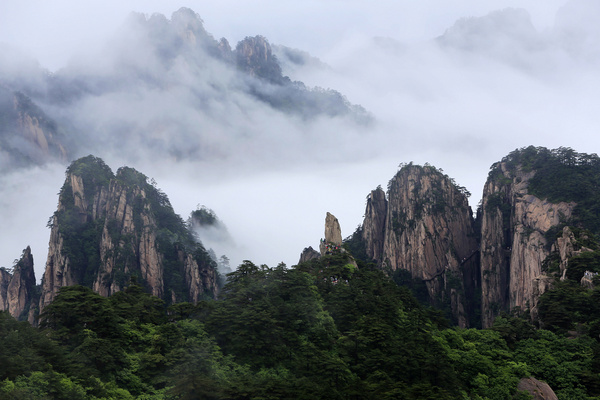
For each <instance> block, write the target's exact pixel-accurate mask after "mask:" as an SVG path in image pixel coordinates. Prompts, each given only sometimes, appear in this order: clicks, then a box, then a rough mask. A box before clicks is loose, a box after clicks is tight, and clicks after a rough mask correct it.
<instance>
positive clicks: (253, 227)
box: [0, 0, 600, 279]
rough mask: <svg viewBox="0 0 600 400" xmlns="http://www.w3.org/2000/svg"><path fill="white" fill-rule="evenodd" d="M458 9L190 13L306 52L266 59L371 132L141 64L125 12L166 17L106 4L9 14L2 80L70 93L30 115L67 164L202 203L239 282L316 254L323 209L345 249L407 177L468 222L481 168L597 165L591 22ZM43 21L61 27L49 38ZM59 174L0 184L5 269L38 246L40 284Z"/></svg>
mask: <svg viewBox="0 0 600 400" xmlns="http://www.w3.org/2000/svg"><path fill="white" fill-rule="evenodd" d="M457 3H458V4H452V7H450V5H449V4H445V3H442V2H435V1H430V2H419V4H418V5H417V4H412V3H411V2H391V1H383V2H381V3H377V5H370V6H369V5H363V4H362V3H361V2H357V1H350V2H338V1H327V2H319V3H316V2H303V3H300V2H298V3H296V2H286V3H285V6H284V5H282V4H280V3H275V2H273V1H267V0H265V1H259V2H241V3H237V2H236V9H237V8H238V7H241V8H240V12H236V13H234V14H235V15H232V13H231V12H230V10H231V7H233V6H232V4H228V2H224V3H222V4H221V3H219V5H215V4H211V5H207V4H204V3H203V2H191V3H190V4H189V7H190V8H192V9H193V10H194V11H195V12H196V13H198V14H199V15H200V17H201V18H202V20H203V21H204V29H206V31H207V32H208V33H209V34H210V35H212V36H214V37H215V38H220V37H222V36H223V37H225V38H227V39H228V40H229V42H230V43H231V46H232V47H235V44H236V43H237V41H239V40H242V39H243V38H244V37H246V36H253V35H257V34H261V35H264V36H265V37H266V38H267V39H268V41H269V42H270V43H271V44H274V45H275V44H276V45H280V46H286V47H287V48H290V49H298V50H299V51H302V52H305V55H307V56H309V57H310V58H311V59H309V61H310V60H312V62H298V59H288V58H286V55H285V53H284V52H283V51H282V50H281V49H282V48H281V47H279V48H277V47H276V48H274V51H275V52H276V55H277V57H278V58H279V61H280V64H281V65H282V67H283V74H284V75H287V76H289V77H290V79H291V80H292V81H301V82H303V83H304V84H305V85H306V86H307V87H308V88H309V89H312V88H315V87H318V88H324V89H333V90H335V91H337V92H339V93H341V94H342V95H343V96H345V98H346V99H347V101H348V102H349V103H350V104H351V105H357V106H358V105H360V106H362V107H363V108H364V109H365V110H366V112H367V113H368V114H369V116H370V120H369V122H367V123H363V122H360V121H357V119H356V118H352V116H348V115H329V114H327V113H323V114H318V115H314V116H308V117H307V116H306V115H304V114H301V113H289V112H285V111H282V110H279V109H274V108H273V107H271V106H270V105H269V104H267V103H265V102H264V101H260V100H258V99H257V98H256V97H254V96H252V95H251V93H252V92H251V90H250V89H249V87H250V86H251V85H256V84H257V83H256V82H257V81H253V80H247V79H245V78H240V75H239V74H238V73H237V71H236V70H235V69H234V68H230V67H227V66H226V65H225V64H223V63H221V62H219V61H215V60H214V59H212V58H210V57H205V56H204V54H203V53H202V54H200V53H199V54H200V55H199V56H198V55H196V56H195V55H191V56H189V57H188V56H185V57H184V56H177V57H174V58H168V59H167V58H161V57H158V56H157V55H156V54H157V53H156V52H153V51H150V50H151V49H155V48H156V47H155V46H156V42H153V41H151V40H150V39H149V38H148V36H145V35H144V34H142V33H143V32H144V31H143V26H145V25H144V24H145V23H146V22H139V23H138V24H137V25H136V23H135V20H134V23H132V22H131V18H132V17H131V16H128V15H129V12H130V11H137V12H143V13H145V15H142V17H143V18H142V19H143V21H150V20H152V18H155V19H154V20H153V21H155V22H156V23H157V24H158V23H163V22H164V21H163V20H162V19H161V18H160V17H159V16H154V17H153V16H152V14H153V13H154V12H159V13H163V14H164V15H166V18H165V20H168V19H170V18H171V14H172V13H173V12H174V11H176V9H177V8H178V7H174V6H172V5H170V4H169V5H167V4H166V2H161V1H155V2H144V3H143V5H141V3H137V4H136V3H135V2H134V3H127V4H126V5H124V4H116V3H115V4H113V5H112V6H110V7H106V4H111V3H110V2H109V3H106V2H103V3H102V4H104V5H105V8H104V9H103V11H99V3H96V2H91V3H90V5H89V6H86V7H88V8H86V7H84V6H83V5H81V6H75V5H71V4H69V6H68V7H66V6H65V4H67V3H66V2H63V3H61V2H59V3H55V4H58V6H55V7H54V8H53V9H52V10H50V9H49V6H48V5H46V4H45V3H44V2H39V3H38V4H37V6H38V7H37V9H36V10H37V11H36V12H35V13H31V12H29V11H30V10H25V9H22V8H20V7H19V6H18V5H15V4H12V3H11V4H3V5H1V6H0V15H3V17H0V18H2V19H3V20H4V19H6V20H7V24H2V22H5V21H0V42H4V44H3V46H8V47H9V48H11V49H13V50H11V51H14V52H17V53H19V54H22V56H19V57H16V56H15V57H0V60H1V61H2V62H1V64H2V65H0V71H2V74H3V76H4V77H7V76H8V75H10V77H9V78H10V79H12V80H13V81H14V80H15V79H20V81H21V82H25V83H26V84H27V85H30V86H32V87H37V88H40V87H42V92H44V91H46V92H48V93H50V92H51V90H49V89H48V87H46V86H45V85H48V84H47V83H44V82H47V81H44V79H43V76H44V75H45V74H50V75H52V77H53V79H55V80H57V81H60V82H62V83H63V84H64V82H67V83H69V85H70V86H69V85H66V86H61V87H72V88H74V90H73V91H71V92H68V93H63V96H62V97H60V102H57V100H56V99H57V97H49V96H47V95H40V96H39V97H38V102H39V104H40V105H41V106H42V108H43V109H44V110H46V112H48V113H49V114H50V115H51V116H52V117H53V118H54V119H55V120H57V121H58V122H59V123H60V124H62V125H63V126H67V127H68V129H69V130H70V132H76V133H77V135H73V134H72V135H71V136H69V137H70V140H72V141H73V143H74V145H75V148H77V149H78V150H77V151H78V152H79V153H78V154H75V155H74V156H83V155H86V154H88V153H93V154H94V155H96V156H99V157H101V158H103V159H104V160H105V162H106V163H107V164H108V165H109V166H110V167H111V168H112V169H113V170H116V169H117V168H118V167H120V166H123V165H128V166H131V167H134V168H136V169H138V170H139V171H140V172H142V173H144V174H145V175H147V176H148V177H150V178H154V179H155V180H156V182H157V185H158V187H159V188H161V189H162V190H163V191H164V192H165V193H166V194H167V195H168V196H169V198H170V200H171V202H172V204H173V206H174V208H175V211H176V212H177V213H179V214H180V215H181V216H182V217H183V218H184V219H186V218H187V216H188V215H189V213H190V212H191V211H192V210H194V209H195V208H196V206H197V205H198V204H203V205H206V206H207V207H209V208H211V209H212V210H214V211H215V213H216V215H217V216H218V217H219V219H220V220H221V221H223V223H224V224H225V225H226V226H227V228H228V231H229V233H230V235H231V238H232V240H231V242H230V243H228V244H227V245H225V246H223V247H222V248H218V244H216V243H210V245H207V247H214V248H215V251H216V253H217V256H220V255H221V254H226V255H227V256H228V257H229V258H230V259H231V265H232V267H235V266H237V265H238V264H240V263H241V262H242V260H245V259H248V260H251V261H253V262H254V263H256V264H263V263H264V264H267V265H269V266H275V265H277V264H278V263H279V262H284V263H286V264H287V265H294V264H295V263H297V261H298V259H299V255H300V252H301V251H302V249H303V248H304V247H306V246H309V245H310V246H313V247H316V246H318V243H319V239H320V238H321V237H322V236H323V230H324V220H325V214H326V212H331V213H332V214H334V215H335V216H336V217H337V218H338V219H339V221H340V224H341V228H342V234H343V236H344V237H346V236H348V235H350V234H352V232H353V231H354V230H355V229H356V227H357V226H358V225H359V224H360V223H361V222H362V216H363V212H364V207H365V198H366V196H367V195H368V193H369V192H370V190H372V189H374V188H375V187H377V185H382V187H386V185H387V182H388V181H389V180H390V179H391V178H392V177H393V176H394V174H395V173H396V171H397V168H398V165H399V164H400V163H403V162H409V161H413V162H415V163H417V164H423V163H425V162H429V163H430V164H432V165H435V166H436V167H439V168H442V169H443V170H444V172H445V173H446V174H448V175H449V176H450V177H452V178H454V179H455V180H456V182H457V183H458V184H460V185H462V186H465V187H466V188H467V189H468V190H469V191H470V192H471V193H472V196H471V198H470V203H471V206H472V207H473V208H475V207H476V206H477V203H478V202H479V200H480V198H481V192H482V190H483V184H484V182H485V179H486V177H487V173H488V170H489V168H490V166H491V165H492V164H493V163H494V162H496V161H499V160H500V159H501V158H502V157H504V156H505V155H507V154H508V153H509V152H510V151H512V150H514V149H516V148H520V147H524V146H528V145H535V146H544V147H548V148H556V147H560V146H563V147H572V148H573V149H575V150H577V151H578V152H586V153H597V152H598V147H599V142H600V139H599V136H598V135H597V132H598V128H599V127H600V116H599V115H598V112H597V111H596V108H597V106H596V105H597V104H598V100H599V96H600V90H598V89H599V87H598V86H600V77H599V76H598V73H597V71H598V63H599V62H600V58H599V54H598V50H597V49H598V48H600V47H599V46H598V45H599V44H600V43H599V42H600V32H599V29H598V28H597V27H596V24H595V21H597V20H598V17H600V7H598V6H597V5H596V3H594V2H593V1H583V0H581V1H570V2H565V1H550V2H545V3H544V4H543V5H542V4H539V3H537V2H533V1H520V2H516V1H515V2H510V1H492V2H485V5H483V4H480V2H475V1H461V2H457ZM61 4H62V5H63V6H64V7H61ZM86 4H87V3H86ZM238 4H239V5H238ZM228 5H229V6H230V7H229V8H228ZM133 6H135V7H137V9H128V8H127V7H133ZM517 6H518V7H523V8H510V7H517ZM65 7H66V8H65ZM142 7H143V8H142ZM317 10H318V11H319V12H316V11H317ZM96 11H97V12H96ZM94 12H96V13H95V14H94ZM88 14H89V15H88ZM90 15H94V18H90ZM135 18H138V21H139V18H140V15H139V14H138V15H137V17H135V16H134V19H135ZM8 19H10V22H8ZM48 21H52V24H51V26H53V27H54V28H53V29H51V30H50V31H49V32H43V30H42V29H41V28H40V27H41V26H44V25H43V23H44V22H45V23H48ZM161 21H163V22H161ZM140 24H141V25H140ZM140 26H142V28H140ZM25 32H26V34H25ZM75 33H77V34H75ZM42 36H44V39H43V40H42V39H41V37H42ZM75 36H76V37H77V39H73V37H75ZM68 37H70V38H71V39H67V38H68ZM165 40H166V39H165ZM160 43H162V45H164V48H165V49H166V50H168V49H169V48H170V47H169V43H170V42H168V41H164V42H160ZM153 46H154V47H153ZM42 47H43V48H42ZM49 48H53V49H55V51H48V49H49ZM294 51H295V50H294ZM5 54H6V53H5ZM16 59H18V60H20V61H19V64H18V65H17V63H16V62H15V61H14V60H16ZM11 60H12V62H11ZM36 60H37V61H36ZM165 60H168V62H166V61H165ZM23 66H26V67H23ZM9 73H10V74H9ZM40 77H42V78H40ZM73 77H76V78H77V79H73ZM115 78H118V79H115ZM40 82H42V83H40ZM81 82H83V84H81ZM82 87H83V88H84V89H85V90H83V91H81V90H79V89H81V88H82ZM75 89H77V90H75ZM259 89H260V90H263V91H265V92H267V91H272V90H274V87H273V86H270V85H269V84H267V83H262V84H261V87H260V88H259ZM46 92H44V93H46ZM0 165H1V163H0ZM65 168H66V164H65V165H56V164H47V165H43V166H38V167H35V168H31V169H20V170H16V171H6V172H2V174H0V179H1V183H2V187H1V189H0V190H1V191H2V193H1V200H0V201H1V203H2V204H1V205H2V207H1V209H0V213H1V216H2V220H3V221H5V223H4V229H3V230H2V233H1V235H2V239H1V240H0V265H1V266H11V265H12V260H14V259H15V258H17V257H18V256H19V255H20V254H21V251H22V249H23V248H25V247H26V246H27V245H31V246H32V251H33V255H34V257H35V267H36V276H37V277H38V279H40V278H41V276H42V273H43V270H44V263H45V258H46V251H47V244H48V239H49V229H47V228H46V227H45V225H46V222H47V220H48V218H49V217H50V215H52V213H53V212H54V211H55V209H56V205H57V202H58V196H57V193H58V191H59V189H60V186H61V185H62V182H63V180H64V170H65Z"/></svg>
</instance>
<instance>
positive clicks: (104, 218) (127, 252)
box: [40, 156, 218, 309]
mask: <svg viewBox="0 0 600 400" xmlns="http://www.w3.org/2000/svg"><path fill="white" fill-rule="evenodd" d="M131 277H136V279H137V280H138V281H140V283H142V284H143V285H144V286H145V287H146V288H147V289H148V291H149V292H150V293H151V294H152V295H154V296H157V297H161V298H163V299H165V300H166V301H173V302H175V301H190V302H194V303H195V302H197V301H199V300H200V299H202V298H205V297H215V296H216V293H217V290H218V275H217V272H216V265H215V264H214V262H213V261H212V260H211V259H210V257H209V255H208V253H207V252H206V251H205V250H204V248H203V247H202V245H201V244H199V243H196V242H195V241H194V239H193V235H192V234H191V232H190V231H189V230H188V229H187V228H186V226H185V224H184V223H183V220H182V219H181V218H180V217H179V216H177V215H176V214H175V213H174V212H173V209H172V207H171V205H170V203H169V201H168V199H167V197H166V195H164V194H163V193H162V192H160V191H159V190H158V189H156V188H155V187H154V186H152V185H150V184H148V183H147V178H146V177H145V176H144V175H143V174H141V173H139V172H137V171H135V170H134V169H132V168H127V167H123V168H120V169H119V170H118V171H117V174H116V176H115V175H113V173H112V171H110V168H108V167H107V166H106V165H105V164H104V163H103V161H102V160H100V159H98V158H95V157H93V156H88V157H85V158H83V159H80V160H77V161H75V162H74V163H73V164H72V165H71V166H70V167H69V169H68V170H67V177H66V180H65V184H64V186H63V188H62V189H61V193H60V197H59V205H58V210H57V212H56V213H55V214H54V216H53V219H52V227H51V233H50V243H49V252H48V260H47V263H46V270H45V272H44V277H43V279H42V294H41V299H40V309H42V308H43V307H44V306H45V305H47V304H48V303H50V302H51V301H52V300H53V299H54V297H55V296H56V294H57V293H58V290H59V289H60V288H61V287H63V286H69V285H75V284H81V285H84V286H88V287H91V288H93V290H94V291H96V292H97V293H99V294H101V295H103V296H109V295H111V294H113V293H115V292H118V291H120V290H122V289H123V288H124V287H125V286H126V285H127V284H128V282H129V279H131Z"/></svg>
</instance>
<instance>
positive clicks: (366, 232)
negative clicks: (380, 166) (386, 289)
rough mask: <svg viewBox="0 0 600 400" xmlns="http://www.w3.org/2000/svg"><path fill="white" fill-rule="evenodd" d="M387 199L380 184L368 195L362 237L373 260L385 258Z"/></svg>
mask: <svg viewBox="0 0 600 400" xmlns="http://www.w3.org/2000/svg"><path fill="white" fill-rule="evenodd" d="M387 207H388V204H387V199H386V198H385V192H384V191H383V189H382V188H381V186H379V187H378V188H377V189H375V190H373V191H372V192H371V193H370V194H369V196H368V197H367V208H366V210H365V223H364V224H363V230H362V237H363V240H364V242H365V244H366V253H367V256H369V257H370V258H372V259H373V260H382V259H383V254H382V252H383V241H384V238H385V220H386V218H387Z"/></svg>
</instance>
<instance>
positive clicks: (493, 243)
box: [480, 162, 575, 327]
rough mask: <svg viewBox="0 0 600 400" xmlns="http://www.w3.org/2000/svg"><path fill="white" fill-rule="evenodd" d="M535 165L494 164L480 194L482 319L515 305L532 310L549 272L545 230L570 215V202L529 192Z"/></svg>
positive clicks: (489, 321) (488, 319) (486, 321)
mask: <svg viewBox="0 0 600 400" xmlns="http://www.w3.org/2000/svg"><path fill="white" fill-rule="evenodd" d="M534 175H535V171H524V170H523V168H522V167H521V166H516V167H510V168H509V166H507V164H506V163H504V162H502V163H498V164H497V165H495V166H494V168H493V170H492V172H491V173H490V176H489V178H488V181H487V182H486V184H485V187H484V191H483V198H482V212H483V217H482V225H481V250H480V251H481V285H482V324H483V326H484V327H489V326H491V325H492V323H493V321H494V318H495V316H496V315H498V313H499V312H500V311H503V310H504V311H509V310H512V309H514V308H515V307H519V308H520V309H522V310H526V309H529V310H532V311H533V312H535V308H536V305H537V301H538V299H539V296H541V295H542V294H543V293H544V292H545V291H546V290H547V288H548V287H549V285H550V283H551V277H549V276H547V275H546V274H545V273H544V272H543V271H542V263H543V261H544V260H545V259H546V257H547V256H548V255H549V254H550V247H551V245H552V243H548V240H547V238H546V236H545V234H546V232H548V230H549V229H550V228H552V227H554V226H556V225H558V224H559V223H560V222H561V221H562V220H567V219H569V218H570V217H571V215H572V212H573V209H574V207H575V203H564V202H561V203H550V202H548V201H546V200H542V199H539V198H537V197H535V196H533V195H531V194H529V193H528V185H529V181H530V180H531V178H533V176H534Z"/></svg>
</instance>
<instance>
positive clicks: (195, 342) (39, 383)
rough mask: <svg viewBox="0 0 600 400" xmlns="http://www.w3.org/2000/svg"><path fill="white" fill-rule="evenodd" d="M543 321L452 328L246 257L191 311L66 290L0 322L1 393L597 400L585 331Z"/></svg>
mask: <svg viewBox="0 0 600 400" xmlns="http://www.w3.org/2000/svg"><path fill="white" fill-rule="evenodd" d="M589 297H590V301H589V305H591V304H592V303H593V301H592V300H593V299H594V298H595V297H597V296H596V294H595V292H594V293H593V294H592V295H590V296H589ZM553 299H554V297H549V298H548V299H546V300H545V301H546V302H549V301H550V302H551V301H553ZM561 303H562V300H561ZM580 303H581V302H579V303H577V304H580ZM574 307H576V306H574ZM571 311H572V310H571ZM578 311H581V310H578ZM569 312H570V311H569V310H567V315H565V316H564V318H567V319H570V318H573V315H571V314H568V313H569ZM594 315H596V314H594ZM598 317H599V318H598V321H600V314H599V315H598ZM551 318H552V316H549V315H548V314H547V313H546V314H545V313H543V315H542V320H544V321H546V324H547V326H548V327H549V328H551V330H539V329H536V328H534V327H533V326H532V325H531V324H530V323H529V322H527V321H526V320H525V319H521V318H517V317H508V316H504V317H499V318H498V319H497V321H496V324H495V326H494V328H493V329H489V330H476V329H467V330H464V329H463V330H461V329H457V328H452V327H449V325H448V322H447V321H446V320H445V319H444V318H443V317H442V316H441V314H440V312H439V311H435V310H433V309H430V308H426V307H424V306H422V305H420V304H419V302H418V301H417V300H416V299H415V298H414V297H413V296H412V294H411V293H410V291H409V290H408V289H406V288H404V287H401V286H399V285H397V284H396V283H395V282H394V281H393V280H392V279H390V278H389V277H387V276H385V275H384V274H383V273H382V272H381V271H380V270H378V269H376V268H374V267H373V266H372V265H369V264H366V263H362V262H359V267H358V268H357V267H356V266H355V265H354V264H353V263H352V262H351V260H350V259H349V256H348V255H346V254H342V253H337V254H333V255H330V256H326V257H323V258H321V259H318V260H312V261H310V262H307V263H304V264H300V265H298V266H296V267H293V268H287V267H286V266H285V265H283V264H281V265H278V266H277V267H275V268H269V267H267V266H264V265H261V266H258V265H255V264H253V263H252V262H249V261H246V262H244V263H243V264H242V265H240V266H239V268H238V269H237V270H236V271H235V272H233V273H231V274H229V276H228V282H227V284H226V286H225V287H224V288H223V290H222V294H221V297H220V298H219V299H218V300H216V301H204V302H200V303H199V304H198V305H196V306H194V305H192V304H189V303H179V304H174V305H171V306H169V307H166V305H165V303H164V302H163V300H161V299H158V298H155V297H152V296H150V295H149V294H146V293H145V292H144V290H143V288H142V287H141V286H139V285H138V284H137V283H136V282H131V283H130V285H129V286H128V287H127V288H126V289H125V290H124V291H122V292H118V293H116V294H114V295H113V296H111V297H109V298H105V297H102V296H99V295H97V294H95V293H94V292H92V291H91V290H90V289H88V288H85V287H83V286H72V287H64V288H62V289H61V291H60V293H59V295H58V296H57V297H56V299H55V301H54V302H53V303H51V304H50V305H49V306H47V307H46V308H45V309H44V311H43V313H42V314H41V316H40V328H34V327H32V326H31V325H29V324H27V323H25V322H17V321H15V320H14V319H13V318H12V317H10V316H9V315H8V313H6V312H4V313H2V314H0V350H1V351H0V398H3V399H4V398H6V399H47V398H53V399H113V398H119V399H133V398H138V399H283V398H294V399H316V398H319V399H392V398H403V399H513V398H521V399H525V398H528V395H526V394H523V393H518V392H517V390H516V386H517V383H518V381H519V379H520V378H522V377H529V376H535V377H537V378H539V379H542V380H545V381H547V382H548V383H549V384H550V385H551V386H552V387H553V388H554V389H555V390H556V391H557V393H558V395H559V398H561V399H592V398H595V397H594V396H598V395H600V380H599V379H598V377H599V376H600V375H599V372H600V363H599V362H598V360H599V358H598V354H599V353H600V345H599V344H598V340H597V339H598V335H597V333H596V334H595V335H587V334H585V333H584V332H582V333H581V334H577V335H575V336H573V335H570V334H569V333H568V332H567V331H566V330H567V329H570V328H571V326H566V325H565V326H562V325H560V323H559V322H560V321H559V322H556V323H552V322H551V321H552V320H551ZM573 323H580V322H578V320H576V319H573ZM592 325H593V324H592ZM595 327H596V325H594V326H593V327H590V330H589V331H590V332H591V331H594V329H595ZM592 328H594V329H592ZM594 332H595V331H594ZM569 335H570V336H569ZM513 396H515V397H513Z"/></svg>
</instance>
